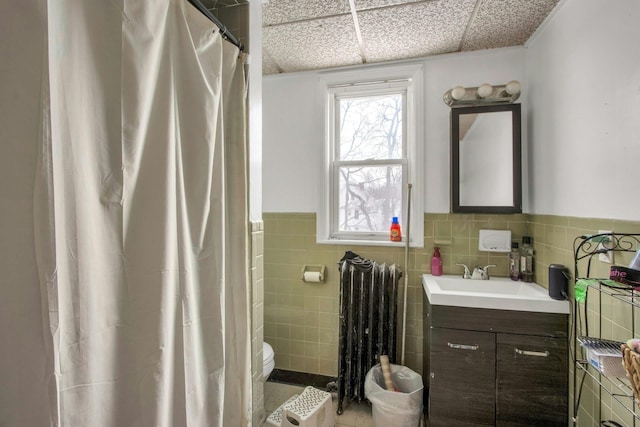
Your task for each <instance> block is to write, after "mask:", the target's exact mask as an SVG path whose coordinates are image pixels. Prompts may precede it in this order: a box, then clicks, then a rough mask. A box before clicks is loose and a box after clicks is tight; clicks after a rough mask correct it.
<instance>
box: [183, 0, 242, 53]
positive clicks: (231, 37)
mask: <svg viewBox="0 0 640 427" xmlns="http://www.w3.org/2000/svg"><path fill="white" fill-rule="evenodd" d="M188 1H189V3H191V4H192V5H193V6H194V7H195V8H196V9H198V10H199V11H200V12H201V13H202V14H203V15H204V16H206V17H207V18H209V20H210V21H211V22H213V23H214V24H216V25H217V26H218V28H220V34H222V37H223V38H225V39H227V40H229V41H230V42H231V43H233V44H234V45H236V46H237V47H238V49H240V51H244V45H243V44H242V43H241V42H240V40H238V39H237V38H236V37H235V36H234V35H233V34H231V32H230V31H229V30H228V29H227V27H225V26H224V25H223V24H222V22H220V20H219V19H218V18H216V17H215V16H214V15H213V14H212V13H211V12H210V11H209V9H207V8H206V7H204V5H203V4H202V3H201V2H200V0H188Z"/></svg>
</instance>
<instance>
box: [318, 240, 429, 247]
mask: <svg viewBox="0 0 640 427" xmlns="http://www.w3.org/2000/svg"><path fill="white" fill-rule="evenodd" d="M317 243H318V244H319V245H338V246H381V247H384V246H386V247H395V248H404V247H405V245H406V243H405V242H392V241H389V240H349V239H318V240H317ZM423 246H424V245H423V244H422V243H421V242H411V243H410V244H409V247H411V248H422V247H423Z"/></svg>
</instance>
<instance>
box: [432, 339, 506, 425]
mask: <svg viewBox="0 0 640 427" xmlns="http://www.w3.org/2000/svg"><path fill="white" fill-rule="evenodd" d="M430 335H431V367H430V369H431V372H430V373H429V374H430V378H429V380H430V381H429V382H430V389H429V421H430V424H431V425H432V426H453V425H455V426H463V425H465V426H471V425H494V424H495V393H496V388H495V350H496V344H495V342H496V341H495V334H493V333H489V332H475V331H462V330H455V329H441V328H433V329H431V332H430Z"/></svg>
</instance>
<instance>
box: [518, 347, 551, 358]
mask: <svg viewBox="0 0 640 427" xmlns="http://www.w3.org/2000/svg"><path fill="white" fill-rule="evenodd" d="M513 350H514V351H515V352H516V353H518V354H522V355H523V356H536V357H549V356H550V355H551V353H549V352H548V351H528V350H520V349H519V348H517V347H515V348H514V349H513Z"/></svg>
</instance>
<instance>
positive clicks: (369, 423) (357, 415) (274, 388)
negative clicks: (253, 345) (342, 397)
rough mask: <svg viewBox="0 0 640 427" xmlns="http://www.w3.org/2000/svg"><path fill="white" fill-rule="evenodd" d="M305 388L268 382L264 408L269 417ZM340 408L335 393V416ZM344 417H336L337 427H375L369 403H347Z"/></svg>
mask: <svg viewBox="0 0 640 427" xmlns="http://www.w3.org/2000/svg"><path fill="white" fill-rule="evenodd" d="M303 390H304V387H300V386H295V385H288V384H281V383H275V382H269V381H267V382H266V383H265V384H264V407H265V410H266V411H267V417H268V416H269V414H271V413H272V412H273V411H275V410H276V409H278V407H279V406H280V405H282V404H283V403H284V402H285V401H286V400H287V399H289V398H290V397H291V396H293V395H294V394H300V393H302V391H303ZM337 406H338V401H337V397H336V394H335V393H333V408H334V414H335V410H336V408H337ZM343 409H344V411H343V413H342V415H337V414H335V416H336V427H373V419H372V417H371V404H369V402H367V401H364V402H360V403H357V402H348V401H347V402H345V405H344V407H343Z"/></svg>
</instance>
